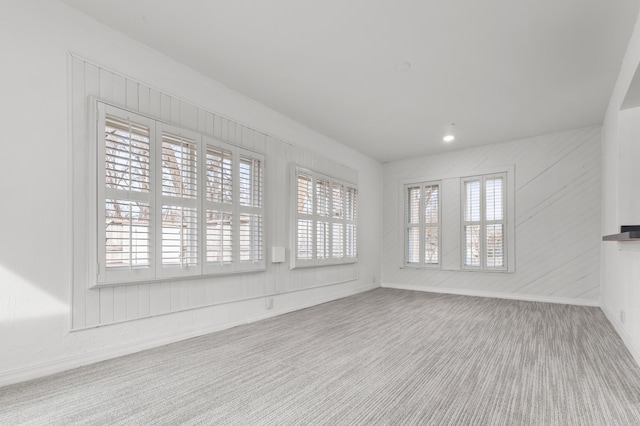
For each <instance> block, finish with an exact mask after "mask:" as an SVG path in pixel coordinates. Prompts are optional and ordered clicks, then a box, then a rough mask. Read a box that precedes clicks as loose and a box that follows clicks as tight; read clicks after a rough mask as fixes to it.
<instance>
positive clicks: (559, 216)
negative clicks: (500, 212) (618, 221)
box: [382, 127, 601, 304]
mask: <svg viewBox="0 0 640 426" xmlns="http://www.w3.org/2000/svg"><path fill="white" fill-rule="evenodd" d="M503 166H514V168H515V272H514V273H484V272H463V271H444V270H441V271H437V270H436V271H434V270H415V269H403V268H401V267H400V259H401V256H402V249H403V248H402V245H401V234H400V233H401V232H402V229H401V228H400V226H399V222H400V220H399V218H400V216H399V215H400V214H402V212H400V211H399V210H400V206H399V197H401V196H402V194H400V193H399V182H400V181H401V180H403V179H412V178H415V179H419V178H422V177H425V176H428V177H431V178H436V177H437V176H439V175H443V176H444V175H446V176H452V175H453V176H463V175H469V174H473V173H474V172H481V171H482V170H487V169H491V168H496V167H503ZM383 170H384V177H383V182H384V195H383V199H384V211H383V223H384V231H383V247H382V250H383V251H382V259H383V262H382V284H383V285H386V286H397V287H403V288H415V289H424V290H432V291H443V292H455V293H463V294H478V295H488V296H498V297H513V298H523V299H534V300H548V301H559V302H568V303H586V304H596V303H598V300H599V256H600V237H601V235H600V218H601V205H600V203H601V134H600V128H599V127H594V128H585V129H578V130H572V131H567V132H562V133H555V134H549V135H544V136H539V137H534V138H529V139H525V140H519V141H513V142H505V143H498V144H493V145H487V146H483V147H479V148H472V149H465V150H460V151H452V152H447V153H442V154H435V155H429V156H425V157H421V158H413V159H408V160H400V161H394V162H390V163H386V164H385V165H384V167H383ZM452 208H453V209H454V210H456V209H459V205H455V206H451V205H449V206H443V215H446V214H458V213H457V212H454V211H451V212H447V209H452ZM445 232H446V229H443V238H444V239H445V241H444V244H443V247H445V248H446V247H450V248H451V249H452V250H459V239H458V238H459V233H456V234H455V235H454V236H453V237H451V235H449V236H447V235H446V234H444V233H445ZM452 233H453V232H451V234H452ZM452 238H453V240H452ZM451 241H454V243H453V244H451ZM449 266H452V265H449Z"/></svg>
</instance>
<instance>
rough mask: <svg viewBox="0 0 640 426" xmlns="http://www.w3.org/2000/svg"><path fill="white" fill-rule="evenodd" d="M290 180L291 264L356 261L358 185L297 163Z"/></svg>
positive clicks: (306, 264)
mask: <svg viewBox="0 0 640 426" xmlns="http://www.w3.org/2000/svg"><path fill="white" fill-rule="evenodd" d="M292 181H293V183H292V188H294V190H293V196H292V198H293V199H294V217H295V221H294V229H293V232H292V234H293V235H294V241H293V242H294V244H293V247H294V250H295V254H294V256H292V258H293V260H292V267H300V266H317V265H330V264H337V263H352V262H355V261H356V257H357V198H358V189H357V187H356V186H355V185H353V184H350V183H346V182H341V181H339V180H337V179H334V178H331V177H329V176H324V175H321V174H319V173H316V172H312V171H310V170H307V169H303V168H300V167H295V168H294V172H293V177H292Z"/></svg>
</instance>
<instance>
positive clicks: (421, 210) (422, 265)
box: [402, 180, 442, 269]
mask: <svg viewBox="0 0 640 426" xmlns="http://www.w3.org/2000/svg"><path fill="white" fill-rule="evenodd" d="M431 186H437V187H438V222H437V228H438V262H437V263H427V262H426V258H425V256H426V247H425V245H426V229H427V222H426V217H425V216H426V211H425V199H424V192H425V188H427V187H431ZM410 188H419V191H420V202H419V206H418V223H417V224H414V223H409V189H410ZM402 192H403V195H402V199H403V204H402V205H403V213H402V215H403V221H402V223H403V228H402V267H403V268H410V269H442V181H441V180H429V181H417V182H409V183H404V184H402ZM433 224H434V222H429V225H430V226H429V227H434V226H433ZM409 228H418V235H419V236H420V237H419V240H418V241H419V246H418V247H419V248H418V252H419V253H418V258H419V262H417V263H416V262H408V259H407V251H408V242H409V241H408V236H407V234H408V230H409Z"/></svg>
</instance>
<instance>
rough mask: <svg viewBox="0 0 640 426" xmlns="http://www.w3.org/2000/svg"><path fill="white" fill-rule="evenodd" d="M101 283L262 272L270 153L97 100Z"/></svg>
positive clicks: (99, 265)
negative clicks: (266, 168)
mask: <svg viewBox="0 0 640 426" xmlns="http://www.w3.org/2000/svg"><path fill="white" fill-rule="evenodd" d="M97 111H98V114H97V115H98V117H97V133H98V134H97V137H98V144H97V154H98V156H97V162H96V164H97V170H96V176H97V182H98V185H97V186H98V190H97V220H98V227H97V229H98V235H97V241H98V249H97V254H98V260H97V263H98V280H97V282H98V284H117V283H127V282H139V281H148V280H158V279H164V278H171V277H181V276H199V275H203V274H216V273H224V272H242V271H250V270H263V269H264V267H265V263H264V238H263V235H264V232H263V227H262V226H263V225H262V224H263V217H264V207H263V200H262V191H263V189H262V188H263V161H264V160H263V157H262V156H261V155H259V154H256V153H253V152H250V151H247V150H243V149H241V148H238V147H234V146H231V145H227V144H224V143H222V142H218V141H215V140H213V139H211V138H208V137H206V136H203V135H201V134H199V133H197V132H193V131H190V130H186V129H181V128H178V127H175V126H171V125H169V124H166V123H162V122H159V121H156V120H153V119H151V118H149V117H145V116H142V115H138V114H134V113H131V112H129V111H126V110H123V109H120V108H117V107H114V106H111V105H107V104H104V103H102V102H98V103H97Z"/></svg>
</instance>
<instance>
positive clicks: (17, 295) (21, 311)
mask: <svg viewBox="0 0 640 426" xmlns="http://www.w3.org/2000/svg"><path fill="white" fill-rule="evenodd" d="M69 311H70V306H69V302H63V301H61V300H60V299H58V298H57V297H55V296H53V295H51V294H50V293H48V292H47V291H46V290H44V289H43V288H41V287H40V286H38V285H36V284H34V283H32V282H31V281H29V280H28V279H26V278H24V277H22V276H20V275H18V274H16V273H14V272H12V271H10V270H9V269H8V268H7V267H5V266H4V265H0V326H1V327H3V328H4V327H7V326H11V325H12V324H15V323H19V322H23V321H28V320H33V319H38V318H44V317H51V316H59V315H62V314H68V313H69Z"/></svg>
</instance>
